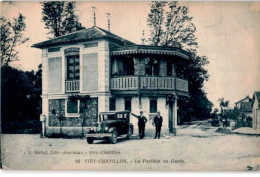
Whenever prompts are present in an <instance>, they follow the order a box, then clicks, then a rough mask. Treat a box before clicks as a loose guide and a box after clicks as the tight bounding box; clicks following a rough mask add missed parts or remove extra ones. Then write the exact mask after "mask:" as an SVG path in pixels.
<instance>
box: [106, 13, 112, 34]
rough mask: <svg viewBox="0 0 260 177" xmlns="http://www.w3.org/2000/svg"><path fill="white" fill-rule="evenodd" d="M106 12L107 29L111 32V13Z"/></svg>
mask: <svg viewBox="0 0 260 177" xmlns="http://www.w3.org/2000/svg"><path fill="white" fill-rule="evenodd" d="M106 14H107V29H108V31H109V32H110V17H111V14H110V13H106Z"/></svg>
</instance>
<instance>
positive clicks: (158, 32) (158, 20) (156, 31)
mask: <svg viewBox="0 0 260 177" xmlns="http://www.w3.org/2000/svg"><path fill="white" fill-rule="evenodd" d="M165 5H166V2H164V1H155V2H153V3H152V4H151V12H150V14H148V18H147V22H148V26H149V27H150V28H151V30H150V32H151V33H150V38H149V41H150V42H152V44H153V45H155V46H157V45H160V44H161V36H162V33H163V29H162V25H163V20H164V16H163V13H164V7H165Z"/></svg>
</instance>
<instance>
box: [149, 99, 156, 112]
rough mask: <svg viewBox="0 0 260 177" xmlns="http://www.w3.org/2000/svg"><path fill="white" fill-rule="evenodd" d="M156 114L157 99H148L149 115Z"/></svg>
mask: <svg viewBox="0 0 260 177" xmlns="http://www.w3.org/2000/svg"><path fill="white" fill-rule="evenodd" d="M156 112H157V99H150V113H156Z"/></svg>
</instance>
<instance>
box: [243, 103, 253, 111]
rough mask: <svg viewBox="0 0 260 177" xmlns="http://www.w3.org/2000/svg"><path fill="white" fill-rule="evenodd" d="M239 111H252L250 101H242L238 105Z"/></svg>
mask: <svg viewBox="0 0 260 177" xmlns="http://www.w3.org/2000/svg"><path fill="white" fill-rule="evenodd" d="M240 111H241V112H252V104H251V102H242V103H241V107H240Z"/></svg>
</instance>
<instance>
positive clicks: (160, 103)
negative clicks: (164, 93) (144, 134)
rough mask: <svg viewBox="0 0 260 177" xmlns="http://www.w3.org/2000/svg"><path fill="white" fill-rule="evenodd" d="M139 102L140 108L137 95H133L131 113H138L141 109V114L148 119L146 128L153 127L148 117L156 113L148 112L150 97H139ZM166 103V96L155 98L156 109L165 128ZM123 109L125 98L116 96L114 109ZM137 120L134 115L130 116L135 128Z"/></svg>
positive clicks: (166, 119)
mask: <svg viewBox="0 0 260 177" xmlns="http://www.w3.org/2000/svg"><path fill="white" fill-rule="evenodd" d="M141 103H142V108H141V109H140V108H139V98H138V97H133V98H132V102H131V104H132V105H131V106H132V113H134V114H136V115H140V111H143V112H144V113H143V115H144V116H145V117H146V118H147V119H148V122H147V124H146V127H147V128H154V126H153V125H152V120H150V119H149V117H150V115H151V117H153V116H155V115H156V113H152V114H151V113H150V112H149V111H150V99H149V97H142V98H141ZM165 104H166V98H165V97H160V98H158V99H157V111H160V113H161V116H162V117H163V127H165V128H167V127H168V109H167V108H166V106H165ZM124 109H125V100H124V98H123V97H118V98H116V110H117V111H119V110H124ZM137 122H138V120H137V119H136V118H135V117H134V116H131V123H132V124H133V125H134V126H135V128H137Z"/></svg>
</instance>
